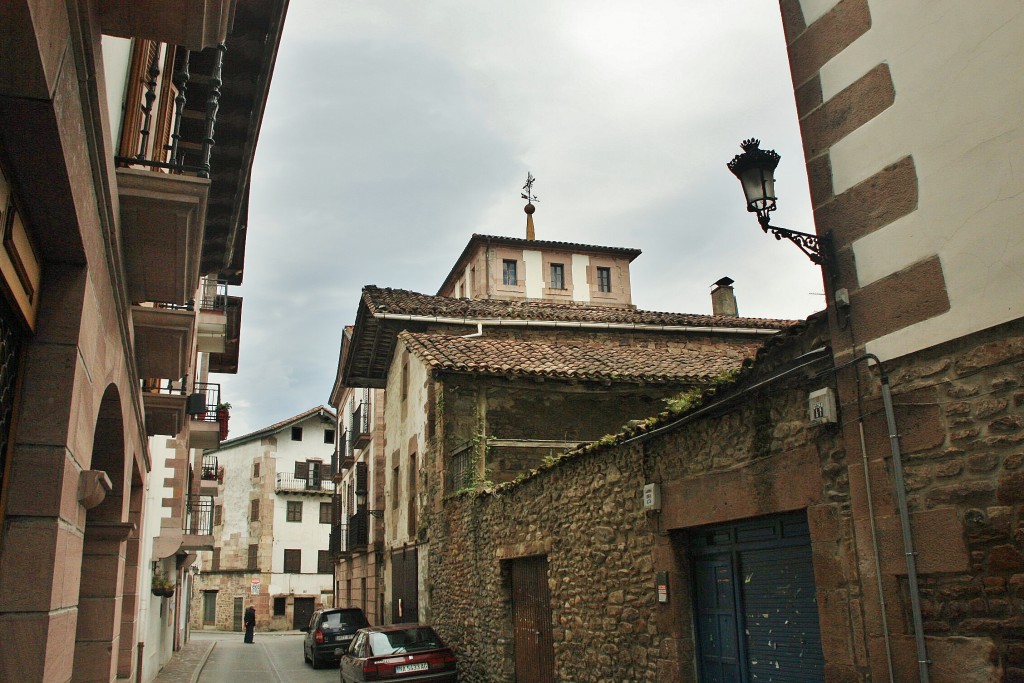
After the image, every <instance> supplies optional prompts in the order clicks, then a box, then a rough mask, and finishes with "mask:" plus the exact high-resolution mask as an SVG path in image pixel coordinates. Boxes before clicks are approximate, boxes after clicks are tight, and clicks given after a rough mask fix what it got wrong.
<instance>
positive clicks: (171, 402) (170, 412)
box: [142, 379, 188, 436]
mask: <svg viewBox="0 0 1024 683" xmlns="http://www.w3.org/2000/svg"><path fill="white" fill-rule="evenodd" d="M187 402H188V396H187V395H186V393H185V381H184V379H182V380H179V381H177V382H174V381H171V380H161V379H156V380H142V407H143V409H144V410H145V411H146V436H177V435H178V434H180V433H181V430H182V429H183V428H184V427H185V408H186V404H187Z"/></svg>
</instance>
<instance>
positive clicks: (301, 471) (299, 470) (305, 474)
mask: <svg viewBox="0 0 1024 683" xmlns="http://www.w3.org/2000/svg"><path fill="white" fill-rule="evenodd" d="M295 478H296V479H298V480H299V481H306V480H307V479H308V478H309V463H308V462H306V461H305V460H302V461H300V462H297V463H295Z"/></svg>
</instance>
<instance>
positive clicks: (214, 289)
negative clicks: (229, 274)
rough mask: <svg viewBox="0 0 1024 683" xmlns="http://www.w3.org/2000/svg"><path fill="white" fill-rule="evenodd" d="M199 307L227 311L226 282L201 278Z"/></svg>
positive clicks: (206, 309)
mask: <svg viewBox="0 0 1024 683" xmlns="http://www.w3.org/2000/svg"><path fill="white" fill-rule="evenodd" d="M200 295H201V297H200V299H199V308H200V309H201V310H204V311H214V312H217V313H225V314H226V313H227V311H228V283H227V282H225V281H224V280H214V279H213V278H203V284H202V287H201V289H200Z"/></svg>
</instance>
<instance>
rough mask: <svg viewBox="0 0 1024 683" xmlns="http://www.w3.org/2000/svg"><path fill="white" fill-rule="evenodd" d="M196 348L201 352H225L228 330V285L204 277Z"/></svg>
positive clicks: (201, 288)
mask: <svg viewBox="0 0 1024 683" xmlns="http://www.w3.org/2000/svg"><path fill="white" fill-rule="evenodd" d="M197 328H198V329H197V337H196V350H197V351H199V352H200V353H224V351H225V350H226V348H227V342H226V340H227V331H228V285H227V283H226V282H223V281H220V280H214V279H212V278H203V284H202V285H201V287H200V298H199V320H198V323H197Z"/></svg>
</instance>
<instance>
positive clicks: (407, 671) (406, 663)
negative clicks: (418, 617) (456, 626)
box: [341, 624, 458, 683]
mask: <svg viewBox="0 0 1024 683" xmlns="http://www.w3.org/2000/svg"><path fill="white" fill-rule="evenodd" d="M457 678H458V674H457V672H456V670H455V654H454V653H452V651H451V650H450V649H448V648H447V647H445V644H444V643H443V642H442V641H441V638H440V637H439V636H438V635H437V633H436V632H435V631H434V629H432V628H430V626H428V625H426V624H393V625H391V626H371V627H369V628H362V629H359V631H358V632H357V633H356V637H355V638H354V639H353V640H352V644H351V645H349V647H348V650H347V651H346V652H345V653H344V654H343V655H342V656H341V683H362V681H400V682H401V683H455V682H456V680H457Z"/></svg>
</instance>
